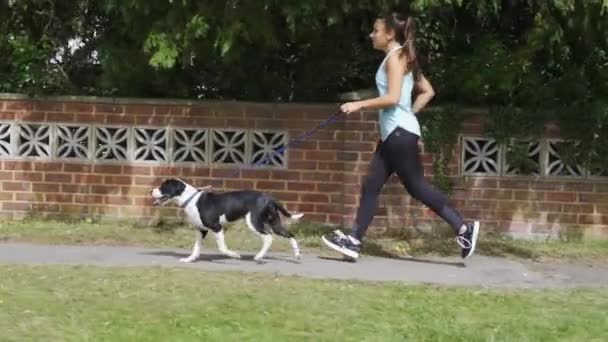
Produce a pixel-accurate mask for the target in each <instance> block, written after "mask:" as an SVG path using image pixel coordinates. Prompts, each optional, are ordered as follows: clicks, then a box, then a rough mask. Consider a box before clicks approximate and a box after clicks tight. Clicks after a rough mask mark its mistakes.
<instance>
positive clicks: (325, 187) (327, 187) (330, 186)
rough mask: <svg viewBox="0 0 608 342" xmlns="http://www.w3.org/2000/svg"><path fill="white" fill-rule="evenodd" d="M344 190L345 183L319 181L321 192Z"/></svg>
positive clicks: (318, 186)
mask: <svg viewBox="0 0 608 342" xmlns="http://www.w3.org/2000/svg"><path fill="white" fill-rule="evenodd" d="M342 190H344V185H343V184H340V183H317V191H320V192H341V191H342ZM357 191H358V190H357Z"/></svg>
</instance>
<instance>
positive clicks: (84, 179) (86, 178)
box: [73, 174, 103, 184]
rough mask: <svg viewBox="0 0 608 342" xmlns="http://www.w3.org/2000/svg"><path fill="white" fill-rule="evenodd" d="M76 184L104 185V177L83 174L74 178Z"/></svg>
mask: <svg viewBox="0 0 608 342" xmlns="http://www.w3.org/2000/svg"><path fill="white" fill-rule="evenodd" d="M73 179H74V183H78V184H102V183H103V176H101V175H95V174H82V175H74V176H73Z"/></svg>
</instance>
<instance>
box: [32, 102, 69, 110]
mask: <svg viewBox="0 0 608 342" xmlns="http://www.w3.org/2000/svg"><path fill="white" fill-rule="evenodd" d="M34 110H38V111H41V112H62V111H63V103H62V102H51V101H36V102H34Z"/></svg>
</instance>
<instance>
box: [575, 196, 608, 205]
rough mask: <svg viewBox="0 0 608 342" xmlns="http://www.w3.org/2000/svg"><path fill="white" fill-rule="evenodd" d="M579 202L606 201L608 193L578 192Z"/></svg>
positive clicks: (601, 202) (599, 202)
mask: <svg viewBox="0 0 608 342" xmlns="http://www.w3.org/2000/svg"><path fill="white" fill-rule="evenodd" d="M578 198H579V202H585V203H598V204H604V203H608V194H584V193H582V194H578Z"/></svg>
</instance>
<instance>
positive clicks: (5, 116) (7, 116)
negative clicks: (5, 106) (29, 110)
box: [0, 112, 16, 121]
mask: <svg viewBox="0 0 608 342" xmlns="http://www.w3.org/2000/svg"><path fill="white" fill-rule="evenodd" d="M15 117H16V115H15V113H14V112H0V120H11V121H12V120H15Z"/></svg>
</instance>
